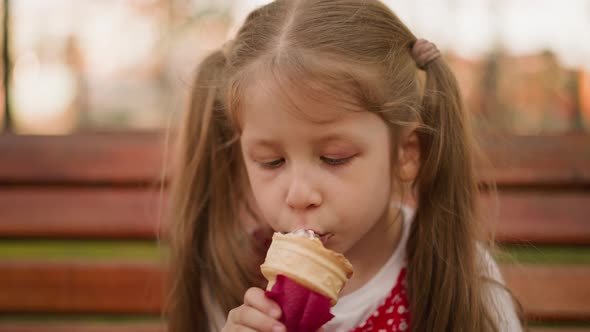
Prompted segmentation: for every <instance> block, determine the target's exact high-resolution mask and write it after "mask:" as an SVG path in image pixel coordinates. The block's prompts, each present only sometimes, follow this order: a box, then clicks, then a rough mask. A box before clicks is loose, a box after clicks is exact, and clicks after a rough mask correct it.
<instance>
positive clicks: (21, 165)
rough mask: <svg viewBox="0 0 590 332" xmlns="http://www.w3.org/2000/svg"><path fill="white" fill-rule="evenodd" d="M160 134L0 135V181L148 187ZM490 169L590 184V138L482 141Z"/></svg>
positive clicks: (515, 180) (526, 179)
mask: <svg viewBox="0 0 590 332" xmlns="http://www.w3.org/2000/svg"><path fill="white" fill-rule="evenodd" d="M164 142H165V136H164V133H162V132H156V131H154V132H120V133H117V132H106V133H102V134H101V133H78V134H72V135H67V136H17V135H7V134H4V135H0V156H2V163H0V182H9V183H19V182H25V183H31V182H51V183H58V182H59V183H102V182H106V183H118V184H129V183H146V182H148V183H151V182H153V181H157V180H158V179H159V178H160V174H161V169H162V161H163V160H171V158H169V157H166V158H164V156H165V155H167V156H170V155H171V152H172V151H167V152H166V153H165V149H164V146H165V143H164ZM481 142H482V147H483V151H484V152H485V153H486V154H487V155H488V156H489V158H490V160H491V161H492V163H493V165H494V167H493V168H489V167H487V166H485V167H484V168H483V170H481V179H482V181H484V182H485V181H488V180H489V179H492V178H495V179H496V180H497V182H498V184H499V185H509V186H514V185H576V186H580V185H588V184H590V145H589V144H588V142H590V135H588V134H575V135H573V134H572V135H559V136H516V135H508V134H507V135H504V136H497V135H496V136H491V135H487V136H485V138H483V139H481Z"/></svg>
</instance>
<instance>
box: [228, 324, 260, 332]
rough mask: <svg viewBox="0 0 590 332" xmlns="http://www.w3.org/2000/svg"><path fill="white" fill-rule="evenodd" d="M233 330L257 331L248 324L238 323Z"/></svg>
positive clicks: (242, 331) (241, 331)
mask: <svg viewBox="0 0 590 332" xmlns="http://www.w3.org/2000/svg"><path fill="white" fill-rule="evenodd" d="M232 330H233V331H240V332H257V331H256V330H253V329H251V328H249V327H247V326H244V325H236V326H234V327H233V328H232Z"/></svg>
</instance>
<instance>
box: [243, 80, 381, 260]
mask: <svg viewBox="0 0 590 332" xmlns="http://www.w3.org/2000/svg"><path fill="white" fill-rule="evenodd" d="M279 95H280V94H278V93H273V91H272V89H265V87H264V84H252V85H251V86H250V87H249V88H247V89H246V91H245V94H244V96H245V98H244V99H245V100H244V101H243V104H242V108H241V110H240V112H241V113H240V119H241V125H242V136H241V140H240V142H241V147H242V151H243V157H244V161H245V165H246V169H247V172H248V177H249V180H250V184H251V187H252V192H253V194H254V197H255V199H256V202H257V204H258V207H259V208H260V212H261V213H262V216H263V218H264V219H265V220H266V221H267V222H268V223H269V225H270V226H271V227H272V228H273V229H274V230H275V231H279V232H290V231H293V230H296V229H300V228H304V229H311V230H314V231H315V232H316V233H318V234H322V235H324V236H323V240H325V244H326V246H327V247H328V248H330V249H333V250H336V251H338V252H342V253H345V254H347V256H349V255H353V256H354V252H357V253H360V252H363V251H364V250H363V248H364V249H365V250H367V249H368V248H370V247H371V244H370V243H369V241H379V240H380V239H379V236H381V234H382V236H386V233H387V232H386V231H383V229H384V228H383V227H386V224H387V223H388V220H387V213H386V212H387V211H388V207H389V203H390V197H391V191H392V188H391V183H392V181H391V160H390V159H391V142H390V135H389V129H388V127H387V125H386V124H385V122H384V121H383V120H382V119H381V118H380V117H379V116H377V115H375V114H373V113H370V112H366V111H361V112H353V111H348V110H343V107H339V105H338V104H335V103H330V100H325V101H324V100H323V101H322V102H317V101H312V100H309V99H306V98H305V95H303V94H298V95H291V98H292V99H291V100H290V102H294V103H295V104H296V105H297V106H298V107H299V108H300V110H301V111H302V112H299V111H293V110H292V109H287V108H286V107H285V106H286V105H290V104H288V103H286V102H285V100H280V99H279V98H278V97H277V96H279Z"/></svg>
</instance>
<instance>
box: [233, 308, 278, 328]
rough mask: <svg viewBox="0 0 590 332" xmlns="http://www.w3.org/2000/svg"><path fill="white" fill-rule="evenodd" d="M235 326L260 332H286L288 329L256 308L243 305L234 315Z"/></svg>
mask: <svg viewBox="0 0 590 332" xmlns="http://www.w3.org/2000/svg"><path fill="white" fill-rule="evenodd" d="M234 324H236V325H243V326H244V327H247V328H250V329H253V330H255V331H259V332H286V331H287V329H286V328H285V325H283V324H282V323H281V322H279V321H278V320H276V319H274V318H272V317H270V316H268V315H267V314H265V313H263V312H261V311H259V310H257V309H256V308H253V307H250V306H247V305H245V304H244V305H243V306H241V307H240V308H239V309H238V310H237V311H236V313H235V314H234Z"/></svg>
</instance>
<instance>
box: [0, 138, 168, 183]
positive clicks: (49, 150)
mask: <svg viewBox="0 0 590 332" xmlns="http://www.w3.org/2000/svg"><path fill="white" fill-rule="evenodd" d="M0 156H2V162H1V163H0V182H6V183H40V182H49V183H109V184H137V183H153V182H154V181H158V180H159V178H160V174H161V170H162V165H163V164H162V161H163V160H164V159H165V158H164V136H163V135H162V134H161V133H156V132H121V133H116V132H105V133H80V134H73V135H67V136H24V135H23V136H21V135H11V134H2V135H0Z"/></svg>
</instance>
